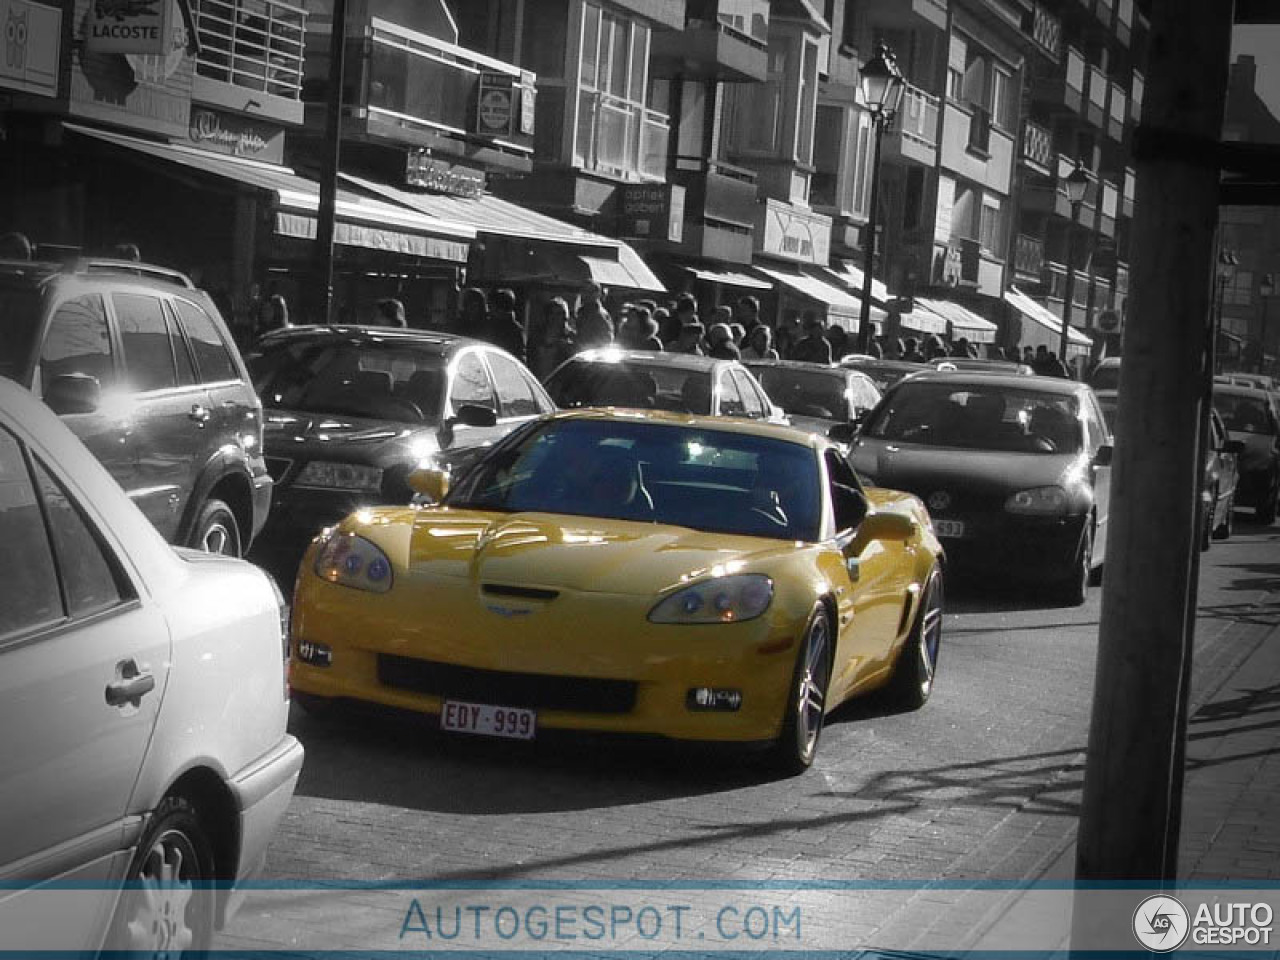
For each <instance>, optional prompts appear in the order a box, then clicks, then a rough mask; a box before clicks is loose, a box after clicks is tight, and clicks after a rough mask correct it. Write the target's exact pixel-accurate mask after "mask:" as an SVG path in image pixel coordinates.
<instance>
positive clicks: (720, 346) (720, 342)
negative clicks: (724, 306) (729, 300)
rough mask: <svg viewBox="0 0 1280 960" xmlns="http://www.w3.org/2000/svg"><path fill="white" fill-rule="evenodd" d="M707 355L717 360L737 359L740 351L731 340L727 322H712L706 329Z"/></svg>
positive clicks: (731, 335)
mask: <svg viewBox="0 0 1280 960" xmlns="http://www.w3.org/2000/svg"><path fill="white" fill-rule="evenodd" d="M707 344H708V345H709V349H708V350H707V355H708V356H711V357H715V358H716V359H717V360H738V359H741V356H742V355H741V353H740V352H739V350H738V347H737V345H736V344H735V343H734V342H733V333H732V332H731V331H730V330H729V325H728V324H727V323H713V324H712V325H711V328H710V329H709V330H707Z"/></svg>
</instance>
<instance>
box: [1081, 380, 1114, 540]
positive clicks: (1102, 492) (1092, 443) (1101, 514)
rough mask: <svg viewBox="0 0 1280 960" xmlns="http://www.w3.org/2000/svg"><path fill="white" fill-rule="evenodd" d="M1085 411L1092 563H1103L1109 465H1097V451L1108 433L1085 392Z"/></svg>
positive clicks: (1106, 443) (1093, 399)
mask: <svg viewBox="0 0 1280 960" xmlns="http://www.w3.org/2000/svg"><path fill="white" fill-rule="evenodd" d="M1084 397H1085V400H1084V402H1083V403H1082V404H1081V406H1082V407H1083V408H1084V409H1083V411H1082V415H1083V417H1084V442H1085V452H1086V453H1087V454H1088V456H1089V470H1090V473H1091V475H1092V477H1093V510H1094V516H1095V517H1096V520H1095V521H1094V534H1093V557H1094V563H1095V564H1098V563H1103V562H1104V561H1105V559H1106V550H1107V530H1108V524H1109V523H1110V520H1111V462H1110V460H1107V461H1106V462H1104V463H1099V462H1098V459H1099V458H1098V451H1099V450H1100V449H1102V447H1103V446H1109V445H1110V443H1111V434H1110V433H1109V432H1108V431H1107V421H1106V418H1105V417H1104V416H1103V414H1102V407H1101V406H1099V404H1098V399H1097V397H1095V396H1094V395H1093V392H1092V391H1086V392H1085V394H1084Z"/></svg>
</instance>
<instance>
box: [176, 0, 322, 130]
mask: <svg viewBox="0 0 1280 960" xmlns="http://www.w3.org/2000/svg"><path fill="white" fill-rule="evenodd" d="M196 34H197V36H198V37H199V40H200V53H199V55H198V56H197V57H196V73H195V78H194V79H193V80H192V91H191V95H192V97H193V98H194V99H196V100H198V101H200V102H202V103H210V104H214V105H217V106H222V107H226V108H227V109H230V110H236V111H240V112H245V113H248V112H252V113H254V114H256V115H265V116H270V117H274V118H277V119H280V120H283V121H284V122H286V123H301V122H302V120H303V112H304V111H303V105H302V79H303V63H304V60H305V47H306V36H307V11H306V10H304V9H302V8H301V7H299V6H294V5H292V4H289V3H282V2H280V0H251V3H250V2H247V0H203V2H202V3H201V4H200V6H199V9H198V12H197V13H196ZM249 105H253V107H254V108H255V109H253V110H250V108H249Z"/></svg>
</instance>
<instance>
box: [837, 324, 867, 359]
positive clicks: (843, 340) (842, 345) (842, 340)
mask: <svg viewBox="0 0 1280 960" xmlns="http://www.w3.org/2000/svg"><path fill="white" fill-rule="evenodd" d="M827 343H829V344H831V359H832V360H833V361H835V360H839V359H841V358H842V357H844V356H845V354H847V353H849V352H850V348H849V334H848V332H847V331H846V330H845V328H844V327H842V326H840V325H839V324H838V323H833V324H831V326H829V327H828V328H827ZM871 346H873V347H874V346H875V341H874V340H873V341H872V342H871Z"/></svg>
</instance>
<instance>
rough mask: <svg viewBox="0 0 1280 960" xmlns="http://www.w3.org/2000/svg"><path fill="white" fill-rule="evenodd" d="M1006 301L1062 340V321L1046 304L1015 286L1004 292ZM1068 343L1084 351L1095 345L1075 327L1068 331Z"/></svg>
mask: <svg viewBox="0 0 1280 960" xmlns="http://www.w3.org/2000/svg"><path fill="white" fill-rule="evenodd" d="M1004 300H1005V303H1007V304H1009V305H1010V306H1011V307H1013V308H1014V309H1015V310H1017V311H1018V312H1019V313H1020V314H1022V315H1023V316H1024V317H1026V318H1027V319H1028V320H1031V321H1032V322H1034V323H1037V324H1039V325H1040V326H1042V327H1044V328H1046V329H1047V330H1048V331H1049V332H1050V333H1052V334H1053V335H1054V336H1055V337H1057V338H1058V339H1059V340H1061V338H1062V321H1061V320H1059V319H1058V316H1057V314H1055V313H1054V312H1053V311H1052V310H1050V309H1049V308H1048V307H1046V306H1045V305H1044V304H1042V303H1039V302H1037V301H1036V300H1034V299H1032V298H1031V297H1030V296H1028V295H1027V294H1025V293H1023V292H1022V291H1021V290H1019V289H1018V288H1017V287H1014V286H1010V287H1009V289H1008V290H1006V291H1005V292H1004ZM1067 343H1068V345H1069V346H1073V347H1080V348H1083V349H1088V348H1090V347H1091V346H1092V345H1093V341H1092V340H1090V339H1089V338H1088V337H1086V336H1085V335H1084V334H1083V333H1081V332H1080V331H1079V330H1077V329H1075V328H1074V327H1072V328H1071V329H1069V330H1068V331H1067Z"/></svg>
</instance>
